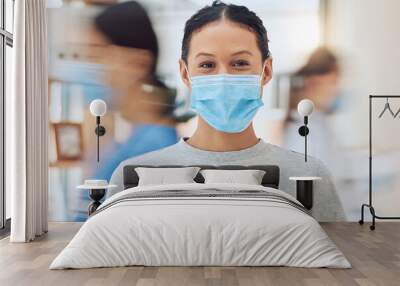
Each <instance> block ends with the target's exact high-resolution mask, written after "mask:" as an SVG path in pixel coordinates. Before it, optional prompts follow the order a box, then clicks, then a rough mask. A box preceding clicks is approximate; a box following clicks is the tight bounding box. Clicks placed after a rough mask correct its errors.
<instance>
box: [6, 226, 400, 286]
mask: <svg viewBox="0 0 400 286" xmlns="http://www.w3.org/2000/svg"><path fill="white" fill-rule="evenodd" d="M80 226H81V224H79V223H51V224H50V231H49V233H48V234H47V235H46V236H44V237H43V238H40V239H38V240H36V241H34V242H32V243H27V244H24V243H22V244H15V243H14V244H10V243H9V241H8V238H6V239H3V240H1V241H0V285H1V286H8V285H10V286H11V285H12V286H17V285H29V286H35V285H40V286H41V285H56V286H61V285H68V286H75V285H85V286H86V285H140V286H148V285H149V286H150V285H167V286H179V285H227V286H234V285H246V286H247V285H255V286H261V285H290V286H292V285H329V286H331V285H346V286H351V285H382V286H390V285H396V286H398V285H400V223H399V222H379V223H378V224H377V228H376V230H375V231H374V232H373V231H370V230H369V228H368V225H363V226H360V225H358V224H357V223H327V224H322V226H323V228H324V229H325V230H326V231H327V233H328V234H329V236H330V237H331V238H332V239H333V240H334V241H335V242H336V244H337V245H338V246H339V248H340V249H341V250H342V251H343V252H344V254H345V255H346V257H347V258H348V259H349V260H350V262H351V263H352V265H353V268H352V269H348V270H343V269H305V268H289V267H120V268H100V269H86V270H48V267H49V264H50V263H51V261H52V260H53V259H54V257H55V256H56V255H57V254H58V253H59V252H60V251H61V250H62V249H63V247H64V246H65V245H66V244H67V243H68V241H69V240H70V239H71V238H72V237H73V235H74V234H75V233H76V231H77V230H78V229H79V227H80Z"/></svg>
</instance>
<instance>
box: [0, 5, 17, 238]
mask: <svg viewBox="0 0 400 286" xmlns="http://www.w3.org/2000/svg"><path fill="white" fill-rule="evenodd" d="M6 1H12V5H13V9H12V11H13V13H14V7H15V0H0V5H1V9H0V13H1V21H0V63H1V65H0V237H1V236H4V235H6V234H7V233H9V231H10V219H7V217H6V214H7V213H6V189H5V180H6V178H5V154H6V152H5V131H6V130H5V129H6V122H5V120H6V118H5V103H6V102H5V100H6V84H7V83H6V59H7V56H8V55H7V54H6V50H7V49H6V47H7V46H9V47H11V48H13V34H12V33H10V32H9V31H7V29H6V20H7V19H6V17H7V16H8V17H10V15H6ZM11 17H14V15H11ZM13 28H14V27H13ZM12 30H14V29H12Z"/></svg>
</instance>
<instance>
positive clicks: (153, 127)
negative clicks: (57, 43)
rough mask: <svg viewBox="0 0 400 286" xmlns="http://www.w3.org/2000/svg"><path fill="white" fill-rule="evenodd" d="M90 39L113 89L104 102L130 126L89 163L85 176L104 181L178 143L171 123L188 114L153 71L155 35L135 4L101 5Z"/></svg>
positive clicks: (84, 217)
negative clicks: (178, 110) (128, 163)
mask: <svg viewBox="0 0 400 286" xmlns="http://www.w3.org/2000/svg"><path fill="white" fill-rule="evenodd" d="M90 37H91V38H90V39H89V42H91V45H92V47H93V51H94V54H95V57H96V62H97V63H98V64H100V65H102V66H103V67H104V77H105V78H104V81H105V84H106V85H107V86H109V87H110V89H111V90H112V94H110V96H109V100H107V99H106V102H107V104H108V105H109V106H110V107H111V112H114V113H116V112H118V113H119V114H120V116H121V117H122V118H123V119H124V120H125V121H127V122H129V124H131V126H132V130H127V131H126V132H127V133H130V135H129V136H128V137H127V139H126V140H125V141H124V142H122V143H121V142H113V143H111V144H108V145H106V146H102V147H101V153H100V163H99V164H97V162H96V165H92V166H91V167H90V168H91V170H92V173H91V174H89V177H90V178H95V179H105V180H108V181H109V180H110V178H111V175H112V173H113V171H114V170H115V168H117V166H118V165H119V164H120V163H121V162H122V161H124V160H125V159H128V158H131V157H135V156H138V155H142V154H144V153H147V152H151V151H155V150H158V149H161V148H164V147H167V146H169V145H173V144H175V143H177V142H178V140H179V137H178V134H177V131H176V124H177V123H178V122H184V121H186V120H188V119H189V118H190V117H191V116H190V115H187V116H186V115H184V116H181V117H177V116H175V115H174V110H175V107H176V104H175V99H176V91H175V90H173V89H170V88H168V87H167V86H166V85H165V84H164V83H163V82H162V81H161V80H160V79H159V78H158V76H157V75H156V66H157V60H158V42H157V37H156V35H155V32H154V30H153V27H152V24H151V21H150V18H149V17H148V15H147V12H146V11H145V10H144V8H143V7H142V6H141V5H140V4H139V3H137V2H135V1H129V2H124V3H119V4H116V5H113V6H110V7H108V8H106V9H105V10H104V11H102V12H101V13H100V14H99V15H98V16H97V17H96V18H95V19H94V29H93V31H92V33H91V35H90ZM92 159H93V158H91V161H94V160H92ZM86 218H87V215H86V213H80V214H79V216H78V217H77V220H84V219H86Z"/></svg>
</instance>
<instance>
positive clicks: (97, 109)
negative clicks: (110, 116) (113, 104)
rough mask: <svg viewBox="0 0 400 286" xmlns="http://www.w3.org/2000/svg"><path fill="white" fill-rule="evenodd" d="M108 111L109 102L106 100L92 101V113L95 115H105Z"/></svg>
mask: <svg viewBox="0 0 400 286" xmlns="http://www.w3.org/2000/svg"><path fill="white" fill-rule="evenodd" d="M106 112H107V104H106V103H105V101H104V100H101V99H95V100H93V101H92V102H91V103H90V113H92V114H93V115H94V116H103V115H104V114H106Z"/></svg>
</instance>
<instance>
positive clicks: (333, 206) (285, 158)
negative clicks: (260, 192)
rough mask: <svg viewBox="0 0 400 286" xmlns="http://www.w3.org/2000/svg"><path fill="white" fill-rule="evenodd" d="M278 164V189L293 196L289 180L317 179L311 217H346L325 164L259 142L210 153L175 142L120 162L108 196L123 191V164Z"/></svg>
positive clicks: (293, 189)
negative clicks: (237, 148)
mask: <svg viewBox="0 0 400 286" xmlns="http://www.w3.org/2000/svg"><path fill="white" fill-rule="evenodd" d="M196 164H198V165H243V166H246V165H278V166H279V167H280V184H279V189H281V190H283V191H285V192H287V193H289V194H291V195H292V196H296V182H294V181H291V180H289V177H292V176H293V177H296V176H317V177H321V178H322V180H319V181H314V204H313V208H312V210H311V213H312V215H313V216H314V217H315V218H316V219H317V220H319V221H338V220H344V219H345V215H344V211H343V207H342V204H341V202H340V200H339V196H338V194H337V192H336V190H335V186H334V184H333V182H332V179H331V175H330V173H329V171H328V169H327V168H326V167H325V166H324V164H323V163H322V162H321V161H320V160H318V159H316V158H313V157H309V158H308V162H305V161H304V154H301V153H297V152H293V151H290V150H286V149H283V148H281V147H278V146H275V145H272V144H268V143H266V142H264V141H263V140H261V139H260V141H259V142H258V143H257V144H256V145H254V146H252V147H250V148H246V149H243V150H240V151H229V152H213V151H205V150H201V149H198V148H195V147H193V146H191V145H189V144H188V143H186V142H185V140H184V139H181V140H180V141H179V142H178V143H176V144H174V145H171V146H169V147H166V148H163V149H161V150H157V151H153V152H149V153H146V154H143V155H141V156H138V157H133V158H130V159H127V160H125V161H123V162H122V163H121V164H120V165H119V166H118V167H117V168H116V169H115V171H114V173H113V175H112V177H111V184H116V185H118V187H117V188H115V189H111V190H109V192H108V194H107V197H110V196H111V195H113V194H115V193H117V192H120V191H122V190H123V167H124V166H125V165H196Z"/></svg>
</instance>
